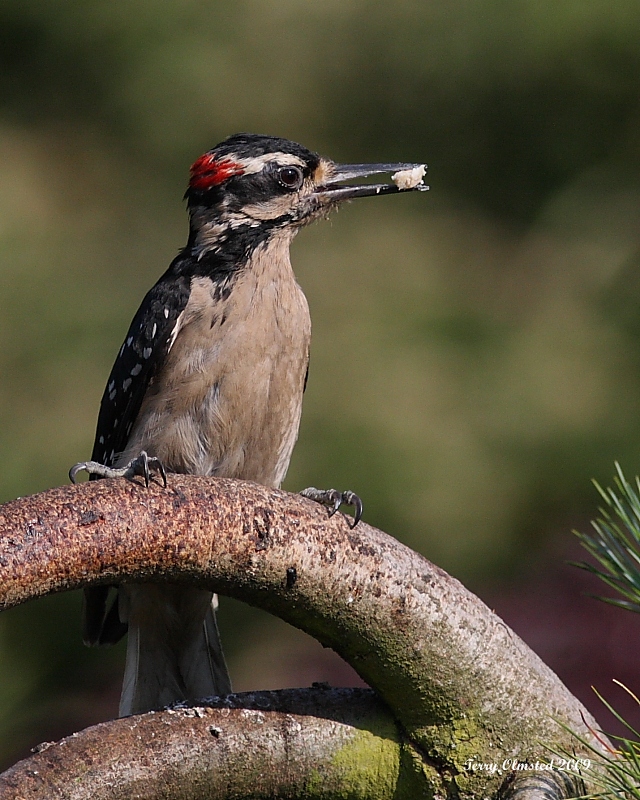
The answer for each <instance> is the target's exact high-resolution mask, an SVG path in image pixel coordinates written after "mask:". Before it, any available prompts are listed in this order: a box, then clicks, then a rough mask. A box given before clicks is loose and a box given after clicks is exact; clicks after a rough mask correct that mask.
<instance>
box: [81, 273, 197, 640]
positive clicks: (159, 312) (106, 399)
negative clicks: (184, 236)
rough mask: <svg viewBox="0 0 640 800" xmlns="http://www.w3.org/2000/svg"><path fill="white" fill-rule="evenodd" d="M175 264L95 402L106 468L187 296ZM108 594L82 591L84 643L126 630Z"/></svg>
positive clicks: (98, 454) (98, 449)
mask: <svg viewBox="0 0 640 800" xmlns="http://www.w3.org/2000/svg"><path fill="white" fill-rule="evenodd" d="M178 266H179V259H176V261H174V263H173V264H172V265H171V267H169V269H168V270H167V272H165V274H164V275H163V276H162V277H161V278H160V280H159V281H158V282H157V283H156V285H155V286H154V287H153V288H152V289H150V290H149V292H148V293H147V295H146V296H145V298H144V300H143V301H142V303H141V305H140V308H139V309H138V311H137V312H136V315H135V317H134V318H133V322H132V323H131V325H130V327H129V332H128V333H127V336H126V339H125V340H124V343H123V345H122V347H121V348H120V352H119V353H118V357H117V358H116V361H115V364H114V365H113V367H112V369H111V374H110V375H109V380H108V381H107V387H106V389H105V390H104V394H103V396H102V402H101V403H100V413H99V414H98V426H97V430H96V440H95V442H94V445H93V455H92V460H93V461H98V462H99V463H101V464H106V465H107V466H112V465H113V462H114V460H115V458H116V457H117V455H118V454H119V453H121V452H122V451H123V450H124V449H125V448H126V446H127V441H128V439H129V434H130V433H131V429H132V428H133V424H134V423H135V421H136V417H137V416H138V412H139V411H140V406H141V405H142V401H143V399H144V396H145V393H146V391H147V389H148V387H149V382H150V381H151V379H152V378H153V376H154V375H155V374H156V373H157V371H158V370H159V369H160V368H161V367H162V364H163V362H164V359H165V356H166V354H167V350H168V345H169V340H170V337H171V332H172V331H173V329H174V328H175V325H176V321H177V319H178V317H179V316H180V314H181V313H182V311H183V309H184V307H185V306H186V304H187V301H188V299H189V291H190V279H189V278H187V277H185V276H183V275H179V274H177V271H178V270H177V269H176V267H178ZM92 477H93V476H92ZM108 595H109V587H108V586H94V587H91V588H88V589H85V590H84V607H83V615H82V616H83V623H82V628H83V632H82V638H83V639H84V642H85V644H87V645H96V644H115V642H117V641H118V640H119V639H121V638H122V636H124V634H125V633H126V631H127V625H126V624H125V623H122V622H120V617H119V613H118V599H117V596H116V599H115V601H114V602H112V604H111V606H110V608H109V610H108V611H107V601H108Z"/></svg>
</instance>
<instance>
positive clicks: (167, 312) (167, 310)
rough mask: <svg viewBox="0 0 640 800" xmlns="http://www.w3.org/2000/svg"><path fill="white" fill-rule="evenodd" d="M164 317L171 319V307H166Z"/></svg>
mask: <svg viewBox="0 0 640 800" xmlns="http://www.w3.org/2000/svg"><path fill="white" fill-rule="evenodd" d="M164 318H165V319H169V309H168V308H165V310H164Z"/></svg>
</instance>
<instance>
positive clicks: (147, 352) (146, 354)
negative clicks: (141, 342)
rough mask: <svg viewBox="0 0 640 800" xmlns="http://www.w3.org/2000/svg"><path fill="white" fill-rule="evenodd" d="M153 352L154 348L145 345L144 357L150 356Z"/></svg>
mask: <svg viewBox="0 0 640 800" xmlns="http://www.w3.org/2000/svg"><path fill="white" fill-rule="evenodd" d="M152 352H153V350H152V349H151V348H150V347H145V348H144V350H143V351H142V356H143V358H149V356H150V355H151V353H152Z"/></svg>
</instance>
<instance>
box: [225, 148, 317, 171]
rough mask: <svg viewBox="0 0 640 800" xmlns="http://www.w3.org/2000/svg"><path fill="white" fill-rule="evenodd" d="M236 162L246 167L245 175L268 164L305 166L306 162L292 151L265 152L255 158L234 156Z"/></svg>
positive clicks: (260, 169)
mask: <svg viewBox="0 0 640 800" xmlns="http://www.w3.org/2000/svg"><path fill="white" fill-rule="evenodd" d="M233 161H234V163H235V164H240V165H241V166H242V167H243V168H244V174H245V175H253V174H255V173H256V172H262V170H263V169H264V168H265V165H266V164H281V165H283V166H286V165H288V164H292V165H294V166H296V167H302V168H303V169H304V167H305V166H306V164H305V163H304V161H303V160H302V159H301V158H298V156H294V155H292V154H291V153H265V154H264V155H262V156H256V157H255V158H234V159H233Z"/></svg>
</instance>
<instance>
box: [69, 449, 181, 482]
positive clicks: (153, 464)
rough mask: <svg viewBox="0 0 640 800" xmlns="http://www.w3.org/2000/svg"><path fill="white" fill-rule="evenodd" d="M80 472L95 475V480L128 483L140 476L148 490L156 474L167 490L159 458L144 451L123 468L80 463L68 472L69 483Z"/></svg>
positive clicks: (163, 470)
mask: <svg viewBox="0 0 640 800" xmlns="http://www.w3.org/2000/svg"><path fill="white" fill-rule="evenodd" d="M82 471H84V472H88V473H89V475H95V476H96V478H127V480H130V481H131V480H133V479H134V478H135V477H136V476H137V475H140V476H141V477H142V478H144V485H145V486H146V487H147V488H149V482H150V480H151V475H152V474H153V473H156V474H158V475H160V477H161V478H162V483H163V484H164V487H165V489H166V488H167V472H166V470H165V468H164V464H163V463H162V461H160V459H159V458H156V457H155V456H150V455H148V454H147V453H146V451H144V450H143V451H142V452H141V453H140V455H139V456H137V457H136V458H132V459H131V461H130V462H129V463H128V464H127V465H126V466H125V467H119V468H114V467H107V466H105V465H104V464H100V463H99V462H97V461H81V462H80V463H79V464H74V465H73V466H72V467H71V469H70V470H69V477H70V478H71V483H75V482H76V475H77V474H78V473H79V472H82Z"/></svg>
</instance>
